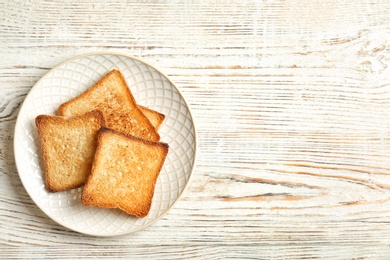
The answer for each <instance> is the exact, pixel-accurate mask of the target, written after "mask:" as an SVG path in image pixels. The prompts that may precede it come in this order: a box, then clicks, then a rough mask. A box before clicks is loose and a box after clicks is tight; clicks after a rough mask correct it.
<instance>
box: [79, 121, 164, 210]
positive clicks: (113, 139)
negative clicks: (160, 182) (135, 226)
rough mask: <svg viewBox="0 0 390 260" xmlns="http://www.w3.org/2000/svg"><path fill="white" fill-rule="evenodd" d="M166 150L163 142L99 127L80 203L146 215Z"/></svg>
mask: <svg viewBox="0 0 390 260" xmlns="http://www.w3.org/2000/svg"><path fill="white" fill-rule="evenodd" d="M168 150H169V147H168V144H166V143H162V142H151V141H146V140H144V139H141V138H137V137H134V136H130V135H126V134H123V133H121V132H117V131H114V130H112V129H108V128H102V129H101V130H100V133H99V137H98V148H97V150H96V154H95V159H94V162H93V166H92V171H91V175H90V176H89V178H88V180H87V182H86V183H85V186H84V189H83V192H82V196H81V201H82V203H83V204H84V205H85V206H89V207H93V206H95V207H102V208H119V209H121V210H123V211H125V212H126V213H128V214H130V215H134V216H136V217H145V216H147V214H148V213H149V210H150V207H151V204H152V198H153V195H154V189H155V185H156V181H157V177H158V175H159V173H160V171H161V168H162V166H163V164H164V161H165V158H166V156H167V154H168Z"/></svg>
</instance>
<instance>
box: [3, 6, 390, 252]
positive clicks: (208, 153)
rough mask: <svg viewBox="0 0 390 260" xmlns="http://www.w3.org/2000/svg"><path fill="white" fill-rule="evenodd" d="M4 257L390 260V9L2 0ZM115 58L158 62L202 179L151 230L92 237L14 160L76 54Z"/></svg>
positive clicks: (386, 7)
mask: <svg viewBox="0 0 390 260" xmlns="http://www.w3.org/2000/svg"><path fill="white" fill-rule="evenodd" d="M0 8H1V10H2V12H1V13H0V21H1V23H0V47H1V48H0V54H1V55H0V57H1V58H0V183H1V184H0V248H1V249H2V250H1V252H2V253H0V255H1V257H0V258H3V259H26V258H28V259H34V258H36V259H42V258H45V259H58V258H73V259H74V258H76V257H77V258H80V259H95V258H99V257H101V258H109V257H112V258H115V259H121V258H122V259H128V258H145V257H148V258H154V259H182V258H186V259H190V258H211V259H214V258H216V259H227V258H238V259H244V258H247V259H250V258H253V259H308V258H322V259H386V258H387V256H388V255H390V247H389V245H390V228H389V217H390V202H389V196H390V184H389V183H390V146H389V145H390V141H389V131H390V116H389V115H390V113H389V112H388V111H390V88H389V86H390V80H389V72H390V71H389V68H390V66H389V65H390V51H389V50H390V34H389V33H390V27H389V24H388V21H389V18H390V15H389V14H390V3H388V2H387V1H381V0H369V1H363V0H359V1H353V2H345V1H344V2H340V1H335V0H331V1H320V0H316V1H309V0H300V1H298V0H294V1H271V0H270V1H245V2H244V1H213V2H200V1H130V2H127V3H125V2H119V3H117V2H114V1H101V2H98V3H94V2H92V1H44V2H40V1H19V0H17V1H2V2H1V3H0ZM95 51H119V52H125V53H129V54H133V55H136V56H140V57H142V58H144V59H146V60H147V61H149V62H151V63H153V64H155V65H156V66H157V67H159V68H161V69H162V70H163V71H165V72H166V73H167V74H168V75H169V76H170V77H171V78H172V79H173V80H174V81H175V82H176V83H177V85H178V87H179V88H180V90H181V91H182V92H183V95H184V96H185V97H186V99H187V101H188V103H189V104H190V106H191V108H192V111H193V114H194V117H195V119H196V126H197V129H198V136H199V153H198V154H199V157H198V165H197V168H196V171H195V175H194V178H193V179H192V182H191V184H190V186H189V189H188V191H187V192H186V193H185V196H184V197H183V198H182V200H181V201H180V202H179V203H178V204H176V205H175V207H174V208H173V209H172V211H170V212H169V213H168V214H167V215H166V216H165V217H164V218H163V219H161V220H160V221H158V222H156V223H155V224H153V225H152V226H151V227H149V228H147V229H145V230H143V231H140V232H137V233H135V234H131V235H128V236H122V237H113V238H95V237H88V236H84V235H80V234H77V233H74V232H72V231H69V230H66V229H64V228H63V227H61V226H59V225H58V224H56V223H55V222H53V221H52V220H50V219H49V218H48V217H46V216H45V215H44V214H43V213H42V212H41V211H40V210H39V209H38V208H37V207H36V205H35V204H34V203H33V201H32V200H31V199H30V198H29V196H28V195H27V193H26V191H25V190H24V188H23V186H22V184H21V182H20V179H19V177H18V174H17V171H16V167H15V162H14V158H13V147H12V139H13V127H14V124H15V121H16V116H17V112H18V109H19V108H20V105H21V103H22V102H23V100H24V98H25V96H26V95H27V93H28V91H29V90H30V89H31V87H32V86H33V85H34V84H35V82H36V81H37V80H38V79H39V78H40V77H42V76H43V75H44V74H45V73H46V72H47V71H48V70H49V69H50V68H52V67H53V66H55V65H56V64H58V63H59V62H62V61H64V60H66V59H68V58H70V57H72V56H74V55H78V54H82V53H86V52H95Z"/></svg>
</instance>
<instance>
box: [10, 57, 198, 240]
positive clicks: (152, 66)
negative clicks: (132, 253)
mask: <svg viewBox="0 0 390 260" xmlns="http://www.w3.org/2000/svg"><path fill="white" fill-rule="evenodd" d="M102 55H113V56H123V57H126V58H129V59H132V60H136V61H138V62H141V63H144V64H145V65H147V66H149V67H151V68H153V69H155V70H156V71H157V72H158V73H160V74H161V75H162V76H163V77H165V78H166V79H167V80H168V81H169V83H170V84H171V85H172V86H173V87H174V88H175V90H176V91H177V92H178V93H179V94H180V96H181V98H182V100H183V102H184V104H185V105H186V108H187V109H188V113H189V115H190V117H191V118H190V119H191V122H192V128H193V129H194V159H193V165H192V167H191V169H190V172H189V176H188V180H187V181H186V183H185V185H184V187H183V190H182V191H181V193H179V195H178V196H177V198H176V200H175V201H174V202H173V203H172V205H170V207H168V208H167V209H166V210H165V211H164V212H163V213H162V214H161V215H159V216H157V217H156V218H154V219H153V220H152V221H150V222H149V223H147V224H145V225H143V226H140V227H139V228H136V229H133V230H131V231H123V232H118V233H116V234H109V233H107V234H102V233H98V234H97V233H93V232H88V231H87V230H81V229H78V228H75V227H72V226H71V225H68V224H64V223H60V222H59V221H58V220H57V219H55V218H53V217H52V216H51V215H50V213H49V212H48V211H46V209H45V207H43V206H41V205H40V203H37V199H36V198H35V197H34V196H32V195H31V194H30V192H29V190H28V189H27V187H26V185H27V184H26V183H25V181H26V180H25V179H23V178H21V176H20V171H19V169H20V166H19V164H20V163H19V160H18V158H17V154H18V152H17V151H19V150H20V149H21V148H19V147H18V146H17V138H16V133H17V132H18V129H19V126H20V120H21V119H20V118H21V116H20V113H22V111H23V108H24V106H25V104H26V103H25V101H26V100H27V99H28V98H29V96H30V95H32V92H33V90H34V89H35V88H36V87H37V86H38V85H39V84H40V83H41V81H43V80H44V79H45V78H46V77H48V75H49V74H50V73H52V72H53V71H55V70H57V69H58V68H60V67H61V66H63V65H64V64H66V63H69V62H72V61H74V60H77V59H81V58H84V57H88V56H102ZM13 148H14V159H15V165H16V170H17V172H18V176H19V178H20V180H21V182H22V185H23V187H24V189H25V190H26V192H27V194H28V195H29V197H30V198H31V199H32V201H33V202H34V204H35V205H36V206H37V207H38V208H39V209H40V210H41V211H42V212H43V213H45V215H46V216H47V217H49V218H50V219H51V220H53V221H54V222H56V223H57V224H59V225H61V226H63V227H65V228H67V229H69V230H72V231H74V232H78V233H81V234H85V235H89V236H96V237H110V236H122V235H127V234H131V233H134V232H137V231H140V230H142V229H145V228H147V227H149V226H150V225H152V224H153V223H155V222H156V221H157V220H159V219H161V218H163V217H164V216H165V215H166V214H167V213H168V212H169V211H170V210H171V209H172V208H173V207H174V206H175V205H176V203H178V201H180V199H181V197H182V196H183V194H184V193H185V191H186V190H187V188H188V185H189V183H190V182H191V179H192V176H193V173H194V169H195V167H196V163H197V152H198V136H197V130H196V125H195V120H194V116H193V114H192V111H191V108H190V106H189V104H188V102H187V100H186V99H185V98H184V96H183V93H182V92H181V91H180V89H179V88H178V87H177V86H176V84H175V83H174V82H173V81H172V80H171V79H170V78H169V77H168V75H166V74H165V73H164V72H163V71H161V70H160V69H159V68H157V67H156V66H155V65H152V64H150V63H149V62H147V61H145V60H144V59H142V58H139V57H136V56H133V55H130V54H126V53H122V52H111V51H100V52H90V53H85V54H80V55H76V56H73V57H72V58H69V59H67V60H65V61H62V62H60V63H58V64H57V65H55V66H54V67H53V68H51V69H50V70H49V71H48V72H46V73H45V74H44V75H43V76H42V77H41V78H40V79H39V80H38V81H37V82H36V83H35V84H34V85H33V86H32V88H31V89H30V90H29V92H28V93H27V95H26V97H25V98H24V100H23V103H22V105H21V106H20V109H19V112H18V115H17V118H16V122H15V129H14V135H13Z"/></svg>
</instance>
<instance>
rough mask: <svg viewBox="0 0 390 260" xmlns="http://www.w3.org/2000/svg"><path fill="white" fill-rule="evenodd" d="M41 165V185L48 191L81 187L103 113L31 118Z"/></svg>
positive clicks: (90, 165)
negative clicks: (42, 180) (40, 153)
mask: <svg viewBox="0 0 390 260" xmlns="http://www.w3.org/2000/svg"><path fill="white" fill-rule="evenodd" d="M35 124H36V126H37V130H38V135H39V138H40V142H41V151H42V158H43V164H44V181H45V187H46V189H47V190H48V191H50V192H59V191H66V190H70V189H74V188H78V187H80V186H82V185H83V184H84V183H85V181H86V180H87V177H88V176H89V174H90V171H91V168H92V161H93V158H94V154H95V150H96V147H97V138H98V133H99V129H100V128H101V127H102V126H105V120H104V117H103V113H102V112H100V111H98V110H93V111H91V112H88V113H86V114H84V115H81V116H75V117H70V118H66V117H62V116H52V115H39V116H37V117H36V118H35Z"/></svg>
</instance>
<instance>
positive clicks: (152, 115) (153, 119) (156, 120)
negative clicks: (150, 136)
mask: <svg viewBox="0 0 390 260" xmlns="http://www.w3.org/2000/svg"><path fill="white" fill-rule="evenodd" d="M138 107H139V109H141V111H142V113H144V115H145V116H146V117H147V118H148V119H149V121H150V123H152V125H153V126H154V128H156V130H158V129H160V126H161V124H162V122H163V121H164V119H165V115H164V114H162V113H160V112H157V111H155V110H152V109H150V108H147V107H144V106H141V105H138Z"/></svg>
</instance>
